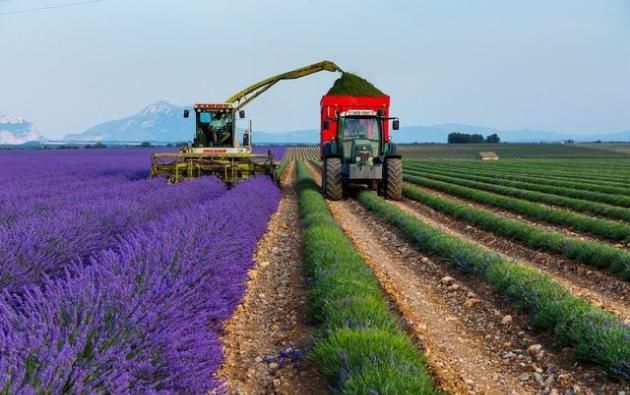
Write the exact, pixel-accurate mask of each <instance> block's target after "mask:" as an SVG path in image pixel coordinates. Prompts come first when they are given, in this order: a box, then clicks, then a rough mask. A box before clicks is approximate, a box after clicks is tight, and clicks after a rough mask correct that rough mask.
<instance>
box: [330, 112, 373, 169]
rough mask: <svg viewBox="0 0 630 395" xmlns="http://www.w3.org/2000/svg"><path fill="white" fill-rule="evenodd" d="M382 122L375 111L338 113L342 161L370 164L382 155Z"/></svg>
mask: <svg viewBox="0 0 630 395" xmlns="http://www.w3.org/2000/svg"><path fill="white" fill-rule="evenodd" d="M381 124H382V122H381V121H380V119H379V118H378V115H377V113H376V112H375V111H370V110H360V111H346V112H343V113H341V114H339V126H340V127H339V135H338V139H339V141H340V146H341V151H342V154H343V157H344V161H345V162H348V163H355V164H359V165H362V166H366V165H367V166H372V165H373V164H374V158H378V157H379V156H381V155H382V144H381V141H382V137H381V136H382V130H381Z"/></svg>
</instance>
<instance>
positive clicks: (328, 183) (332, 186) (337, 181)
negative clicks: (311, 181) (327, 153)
mask: <svg viewBox="0 0 630 395" xmlns="http://www.w3.org/2000/svg"><path fill="white" fill-rule="evenodd" d="M322 178H324V180H323V181H324V195H325V196H326V197H327V198H328V199H330V200H339V199H341V198H342V196H343V183H342V181H341V159H339V158H327V159H325V160H324V177H322Z"/></svg>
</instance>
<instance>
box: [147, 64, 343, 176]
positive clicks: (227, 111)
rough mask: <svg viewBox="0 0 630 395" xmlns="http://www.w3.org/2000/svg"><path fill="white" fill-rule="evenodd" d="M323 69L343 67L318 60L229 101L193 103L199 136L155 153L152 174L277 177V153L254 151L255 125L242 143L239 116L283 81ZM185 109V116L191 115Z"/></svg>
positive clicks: (258, 85)
mask: <svg viewBox="0 0 630 395" xmlns="http://www.w3.org/2000/svg"><path fill="white" fill-rule="evenodd" d="M320 71H330V72H336V71H341V69H340V68H339V67H338V66H337V65H336V64H334V63H333V62H330V61H323V62H319V63H314V64H312V65H309V66H306V67H301V68H299V69H295V70H292V71H289V72H286V73H282V74H278V75H275V76H273V77H270V78H267V79H265V80H263V81H260V82H257V83H255V84H253V85H251V86H249V87H247V88H246V89H243V90H242V91H240V92H238V93H236V94H235V95H233V96H231V97H230V98H228V99H227V100H226V101H225V103H198V104H195V105H194V106H193V110H194V116H195V137H194V139H193V143H192V145H191V146H187V147H184V148H182V149H181V150H180V151H179V152H174V153H154V154H153V155H152V157H151V176H152V177H168V179H169V181H171V182H178V181H181V180H182V179H184V178H189V177H200V176H204V175H214V176H217V177H220V178H221V179H223V180H224V181H225V182H226V183H228V184H232V183H235V182H239V181H241V180H245V179H248V178H249V177H252V176H254V175H261V174H264V175H268V176H271V177H273V178H276V177H277V176H276V169H277V164H276V162H275V161H274V158H273V156H272V155H271V153H270V152H269V153H268V154H254V153H253V152H252V138H251V134H252V127H251V122H250V126H249V129H247V130H245V132H244V134H243V140H242V142H240V141H239V139H238V136H237V133H236V118H237V114H238V117H239V118H244V117H245V112H244V111H243V110H242V108H243V107H245V106H246V105H247V104H248V103H250V102H251V101H252V100H254V99H255V98H257V97H258V96H259V95H261V94H262V93H263V92H265V91H266V90H267V89H269V88H271V87H272V86H273V85H275V84H276V83H278V82H279V81H282V80H290V79H298V78H302V77H305V76H308V75H310V74H314V73H317V72H320ZM190 115H191V114H190V111H189V110H184V117H185V118H188V117H189V116H190Z"/></svg>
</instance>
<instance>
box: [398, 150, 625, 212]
mask: <svg viewBox="0 0 630 395" xmlns="http://www.w3.org/2000/svg"><path fill="white" fill-rule="evenodd" d="M476 163H479V162H476ZM476 163H471V162H468V161H465V162H461V161H457V162H453V161H451V162H436V161H430V162H428V161H415V160H411V161H405V168H406V169H411V168H417V169H432V170H445V171H449V174H455V173H457V174H458V175H459V174H474V175H483V176H488V177H493V178H494V179H501V180H514V181H522V182H526V183H535V184H538V185H551V186H555V187H562V188H567V189H572V190H579V191H583V192H586V193H593V194H594V195H592V196H603V195H608V196H609V198H607V200H606V199H605V200H595V201H601V202H605V203H609V204H614V205H618V206H624V207H626V203H628V205H627V206H628V207H630V197H629V196H628V195H629V194H630V188H627V187H626V188H624V187H623V186H617V185H614V184H610V183H607V182H606V181H604V182H598V181H597V180H594V179H592V178H591V177H589V176H588V175H584V176H582V177H581V178H579V179H571V178H570V177H567V176H566V175H553V174H552V173H551V171H552V170H553V168H554V167H553V165H550V166H548V167H547V168H542V169H540V170H537V169H532V168H529V169H521V170H519V169H518V168H517V169H514V168H503V167H498V168H497V167H491V168H489V167H488V166H486V165H487V163H484V166H479V167H477V166H475V164H476ZM550 173H551V174H550Z"/></svg>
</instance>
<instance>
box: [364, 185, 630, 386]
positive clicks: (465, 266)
mask: <svg viewBox="0 0 630 395" xmlns="http://www.w3.org/2000/svg"><path fill="white" fill-rule="evenodd" d="M358 198H359V201H360V202H361V204H363V205H364V206H365V207H366V208H367V209H369V210H370V211H372V212H374V213H375V214H377V215H379V216H380V217H382V218H383V219H384V220H385V221H387V222H389V223H390V224H392V225H394V226H396V227H397V228H399V229H400V231H401V232H402V233H403V235H404V236H405V237H406V238H407V240H409V241H410V242H411V243H414V244H415V245H416V246H417V247H418V248H419V249H420V250H422V251H425V252H427V253H430V254H435V255H439V256H441V257H442V258H443V259H444V260H445V261H446V262H448V263H449V264H452V265H454V266H456V267H457V268H459V269H460V270H462V271H465V272H469V273H472V274H475V275H477V276H479V277H480V278H481V279H483V280H484V281H486V282H488V283H489V284H490V285H491V286H492V288H493V289H494V290H495V292H497V293H498V294H500V295H502V296H503V297H504V298H505V299H506V300H508V301H510V302H512V303H513V304H514V305H515V307H516V308H518V309H519V310H521V311H523V312H524V313H526V314H528V315H529V316H530V318H531V322H532V325H534V326H536V327H538V328H542V329H546V330H548V331H549V332H550V333H552V334H553V335H554V337H555V338H556V340H557V341H558V343H560V344H562V345H567V346H572V347H573V348H574V351H575V356H576V358H577V359H578V360H581V361H586V362H589V363H594V364H597V365H599V366H600V367H601V368H602V369H603V370H604V371H605V372H606V373H607V374H609V375H611V376H614V377H619V378H622V379H629V378H630V327H628V326H626V325H624V324H623V323H622V322H621V321H620V320H619V319H618V318H616V317H615V316H613V315H612V314H610V313H607V312H605V311H603V310H601V309H599V308H597V307H595V306H593V305H591V304H589V303H588V302H587V301H585V300H583V299H580V298H578V297H575V296H573V295H572V294H571V293H570V292H569V291H568V290H566V289H565V288H563V287H562V286H560V285H559V284H558V283H556V282H555V281H553V280H552V279H551V278H549V277H548V276H547V275H545V274H543V273H541V272H539V271H537V270H535V269H532V268H530V267H527V266H525V265H522V264H518V263H514V262H511V261H508V260H506V259H504V258H502V257H501V256H500V255H498V254H496V253H493V252H491V251H487V250H485V249H483V248H481V247H479V246H477V245H475V244H472V243H469V242H466V241H464V240H462V239H459V238H456V237H452V236H449V235H447V234H445V233H443V232H440V231H439V230H436V229H434V228H432V227H430V226H428V225H425V224H424V223H423V222H421V221H420V220H418V219H417V218H415V217H413V216H412V215H409V214H407V213H405V212H404V211H403V210H401V209H399V208H398V207H396V206H394V205H392V204H391V203H388V202H387V201H385V200H384V199H382V198H380V197H378V196H377V195H376V194H374V193H370V192H366V191H364V192H361V193H359V196H358Z"/></svg>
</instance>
